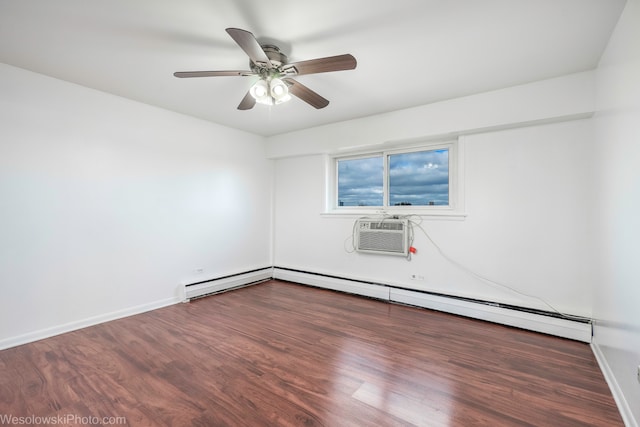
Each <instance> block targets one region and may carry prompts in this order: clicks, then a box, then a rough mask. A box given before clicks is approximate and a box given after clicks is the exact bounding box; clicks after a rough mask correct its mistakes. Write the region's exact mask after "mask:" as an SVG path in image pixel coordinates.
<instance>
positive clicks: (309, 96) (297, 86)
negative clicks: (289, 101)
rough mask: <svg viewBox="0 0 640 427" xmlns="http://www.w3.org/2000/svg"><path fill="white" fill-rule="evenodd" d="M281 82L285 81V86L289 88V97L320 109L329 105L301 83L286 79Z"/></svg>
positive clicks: (327, 101)
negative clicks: (295, 97)
mask: <svg viewBox="0 0 640 427" xmlns="http://www.w3.org/2000/svg"><path fill="white" fill-rule="evenodd" d="M283 81H285V82H286V83H287V86H289V93H290V94H291V95H294V96H297V97H298V98H300V99H302V100H303V101H304V102H306V103H307V104H309V105H311V106H312V107H315V108H317V109H320V108H324V107H326V106H327V105H329V100H327V99H325V98H323V97H321V96H320V95H318V94H317V93H316V92H314V91H312V90H311V89H309V88H308V87H306V86H305V85H303V84H302V83H300V82H298V81H296V80H294V79H292V78H286V79H283Z"/></svg>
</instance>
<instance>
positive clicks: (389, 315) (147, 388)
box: [0, 281, 622, 427]
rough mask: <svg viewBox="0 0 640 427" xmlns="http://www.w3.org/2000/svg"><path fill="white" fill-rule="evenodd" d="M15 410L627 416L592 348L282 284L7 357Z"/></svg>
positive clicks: (450, 417) (259, 415)
mask: <svg viewBox="0 0 640 427" xmlns="http://www.w3.org/2000/svg"><path fill="white" fill-rule="evenodd" d="M3 414H6V415H12V416H17V417H28V416H38V417H46V416H66V415H69V414H71V415H76V416H78V417H99V418H100V419H102V417H123V419H125V420H126V423H125V424H120V425H130V426H340V427H343V426H358V427H367V426H372V427H373V426H376V427H379V426H470V425H486V426H559V425H562V426H607V427H609V426H622V420H621V418H620V415H619V413H618V411H617V408H616V406H615V403H614V401H613V398H612V396H611V393H610V391H609V389H608V387H607V385H606V382H605V381H604V378H603V376H602V373H601V372H600V371H599V368H598V365H597V363H596V360H595V358H594V356H593V354H592V353H591V349H590V347H589V346H588V345H586V344H584V343H579V342H575V341H570V340H566V339H561V338H556V337H551V336H547V335H541V334H537V333H533V332H529V331H523V330H518V329H515V328H510V327H505V326H500V325H495V324H490V323H486V322H482V321H478V320H473V319H466V318H462V317H458V316H454V315H448V314H444V313H438V312H434V311H429V310H424V309H419V308H414V307H406V306H401V305H394V304H389V303H386V302H381V301H376V300H371V299H367V298H362V297H357V296H352V295H346V294H340V293H336V292H332V291H327V290H322V289H315V288H310V287H305V286H300V285H295V284H290V283H285V282H279V281H270V282H267V283H264V284H260V285H255V286H251V287H248V288H243V289H239V290H235V291H232V292H227V293H223V294H219V295H216V296H212V297H207V298H203V299H201V300H197V301H194V302H191V303H189V304H178V305H175V306H171V307H166V308H163V309H160V310H155V311H152V312H148V313H144V314H141V315H137V316H132V317H128V318H125V319H119V320H116V321H113V322H108V323H104V324H101V325H96V326H93V327H89V328H85V329H82V330H78V331H74V332H71V333H68V334H64V335H60V336H56V337H52V338H49V339H46V340H42V341H38V342H34V343H31V344H27V345H23V346H20V347H15V348H11V349H8V350H4V351H1V352H0V416H2V415H3ZM98 425H100V424H98Z"/></svg>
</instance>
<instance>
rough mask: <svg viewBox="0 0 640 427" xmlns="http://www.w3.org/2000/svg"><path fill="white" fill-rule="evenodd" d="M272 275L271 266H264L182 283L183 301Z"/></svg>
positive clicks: (260, 280) (244, 284)
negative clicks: (190, 282)
mask: <svg viewBox="0 0 640 427" xmlns="http://www.w3.org/2000/svg"><path fill="white" fill-rule="evenodd" d="M272 277H273V267H265V268H261V269H258V270H253V271H249V272H244V273H238V274H232V275H229V276H224V277H220V278H213V279H210V280H206V281H202V282H197V283H192V284H188V283H187V284H183V286H184V301H189V300H191V299H194V298H198V297H202V296H205V295H210V294H214V293H218V292H222V291H226V290H229V289H233V288H237V287H240V286H247V285H250V284H254V283H255V284H257V283H260V282H263V281H265V280H270V279H271V278H272Z"/></svg>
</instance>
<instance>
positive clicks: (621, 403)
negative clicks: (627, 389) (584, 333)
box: [591, 339, 639, 427]
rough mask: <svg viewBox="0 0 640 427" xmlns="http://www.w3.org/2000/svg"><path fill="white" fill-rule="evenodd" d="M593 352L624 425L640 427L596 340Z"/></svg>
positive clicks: (592, 346)
mask: <svg viewBox="0 0 640 427" xmlns="http://www.w3.org/2000/svg"><path fill="white" fill-rule="evenodd" d="M591 350H592V351H593V354H594V356H595V357H596V361H597V362H598V366H600V370H601V371H602V375H604V379H605V381H607V384H608V385H609V389H610V390H611V394H612V395H613V400H615V401H616V405H618V410H619V411H620V416H621V417H622V421H623V422H624V425H625V426H626V427H639V426H638V420H636V419H635V418H634V416H633V413H632V412H631V407H630V406H629V403H628V402H627V399H625V397H624V393H623V392H622V389H621V388H620V385H619V384H618V381H617V380H616V377H615V375H613V371H612V370H611V367H610V366H609V363H608V362H607V358H606V356H605V355H604V353H603V352H602V349H601V348H600V346H599V345H598V343H597V342H596V340H595V339H594V340H593V342H592V343H591Z"/></svg>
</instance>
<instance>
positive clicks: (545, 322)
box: [273, 267, 591, 343]
mask: <svg viewBox="0 0 640 427" xmlns="http://www.w3.org/2000/svg"><path fill="white" fill-rule="evenodd" d="M273 278H274V279H281V280H287V281H290V282H295V283H301V284H305V285H311V286H317V287H321V288H327V289H332V290H336V291H341V292H347V293H352V294H357V295H364V296H368V297H372V298H378V299H382V300H388V301H392V302H399V303H402V304H409V305H413V306H417V307H423V308H428V309H432V310H437V311H443V312H446V313H452V314H457V315H461V316H466V317H471V318H474V319H480V320H485V321H488V322H493V323H499V324H502V325H508V326H514V327H517V328H521V329H527V330H530V331H535V332H541V333H545V334H549V335H555V336H559V337H563V338H569V339H573V340H576V341H582V342H586V343H590V342H591V324H590V323H583V322H577V321H573V320H568V319H561V318H557V317H552V316H545V315H543V314H536V313H529V312H526V311H518V310H515V309H509V308H505V307H498V306H493V305H489V304H485V303H482V302H474V301H469V300H463V299H458V298H454V297H447V296H440V295H434V294H429V293H425V292H420V291H411V290H406V289H400V288H395V287H394V286H393V285H387V284H374V283H366V282H363V281H360V280H349V279H346V278H337V277H332V276H326V275H323V274H315V273H310V272H302V271H297V270H291V269H287V268H278V267H275V268H274V270H273Z"/></svg>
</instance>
